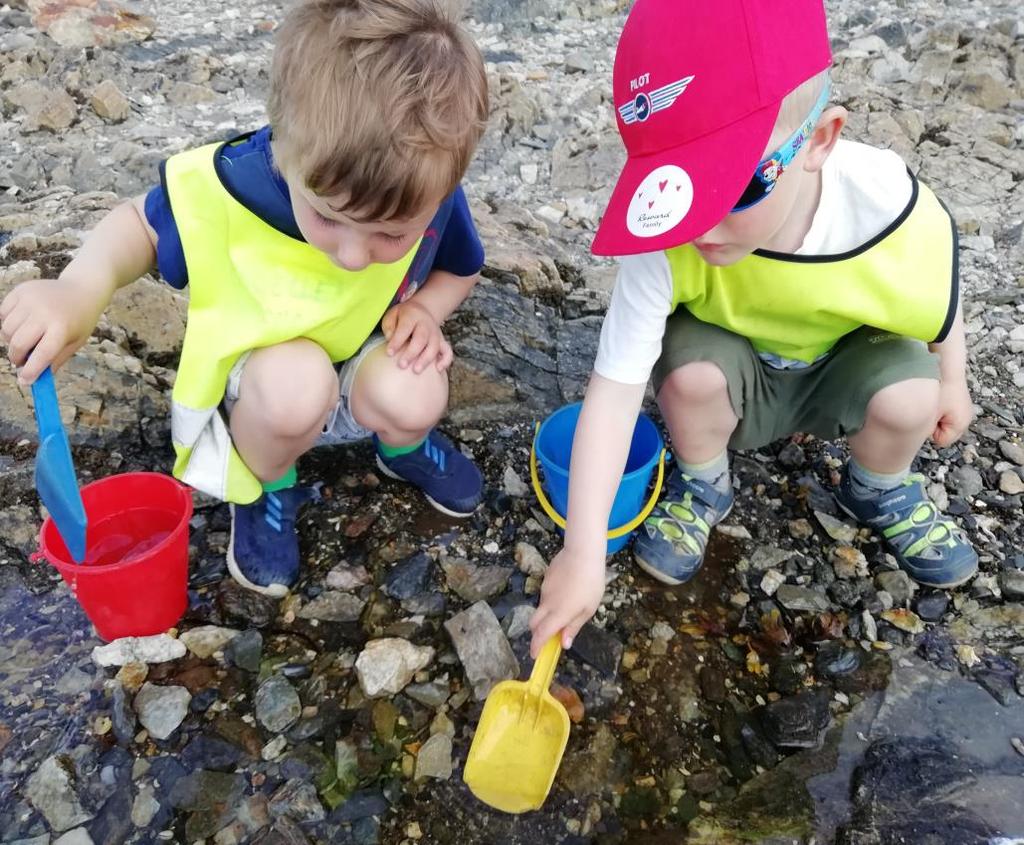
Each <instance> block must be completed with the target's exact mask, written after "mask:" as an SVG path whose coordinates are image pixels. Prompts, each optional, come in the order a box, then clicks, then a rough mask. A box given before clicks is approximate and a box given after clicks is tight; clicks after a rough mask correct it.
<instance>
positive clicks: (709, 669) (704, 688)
mask: <svg viewBox="0 0 1024 845" xmlns="http://www.w3.org/2000/svg"><path fill="white" fill-rule="evenodd" d="M700 688H701V692H703V693H704V698H706V699H707V700H708V701H710V702H711V703H712V704H722V703H723V702H724V701H725V698H726V694H727V693H726V687H725V673H724V672H722V670H721V669H719V668H718V667H716V666H704V667H703V668H701V670H700Z"/></svg>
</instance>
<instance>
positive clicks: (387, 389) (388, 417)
mask: <svg viewBox="0 0 1024 845" xmlns="http://www.w3.org/2000/svg"><path fill="white" fill-rule="evenodd" d="M357 378H358V388H357V389H358V390H359V393H360V400H361V401H359V402H358V406H360V407H362V408H366V409H368V410H369V412H370V414H372V416H373V418H374V419H372V420H367V422H368V423H372V424H370V425H369V427H370V428H373V429H375V430H376V429H378V428H380V427H382V426H386V427H388V428H392V429H399V430H401V431H426V430H427V429H429V428H433V427H434V425H435V424H436V423H437V421H438V420H440V419H441V417H443V416H444V414H445V411H446V410H447V408H448V375H447V374H446V373H441V372H438V371H437V368H436V367H427V368H426V369H425V370H424V371H423V372H422V373H415V372H413V370H412V368H411V367H410V368H407V369H402V368H400V367H399V366H398V364H397V362H396V361H395V360H394V359H393V358H389V357H388V356H387V354H386V351H385V347H383V346H381V347H380V348H379V350H374V352H373V353H371V354H370V356H368V358H367V360H366V361H365V362H364V366H363V367H361V368H360V372H359V375H358V377H357ZM354 404H356V403H354Z"/></svg>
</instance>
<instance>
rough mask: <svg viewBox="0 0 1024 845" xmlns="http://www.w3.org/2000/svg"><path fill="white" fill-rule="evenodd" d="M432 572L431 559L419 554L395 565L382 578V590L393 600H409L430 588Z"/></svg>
mask: <svg viewBox="0 0 1024 845" xmlns="http://www.w3.org/2000/svg"><path fill="white" fill-rule="evenodd" d="M433 571H434V560H433V558H431V557H430V555H428V554H427V553H426V552H420V553H418V554H415V555H413V556H412V557H409V558H406V559H405V560H403V561H401V562H399V563H396V564H395V565H394V566H393V567H392V568H391V570H390V571H389V572H388V574H387V576H386V577H385V578H384V586H383V588H382V589H383V590H384V592H385V593H387V595H389V596H391V598H393V599H397V600H399V601H403V600H405V599H411V598H413V597H414V596H418V595H419V594H420V593H424V592H426V591H427V590H428V589H429V588H430V583H431V579H432V573H433Z"/></svg>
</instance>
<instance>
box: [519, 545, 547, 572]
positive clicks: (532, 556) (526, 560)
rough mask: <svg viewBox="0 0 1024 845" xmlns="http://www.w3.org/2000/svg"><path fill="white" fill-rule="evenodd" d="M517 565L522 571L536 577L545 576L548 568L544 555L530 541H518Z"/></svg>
mask: <svg viewBox="0 0 1024 845" xmlns="http://www.w3.org/2000/svg"><path fill="white" fill-rule="evenodd" d="M516 565H517V566H518V567H519V570H520V572H525V573H526V574H527V575H532V576H533V577H534V578H543V577H544V573H545V572H547V569H548V564H547V561H546V560H544V556H543V555H542V554H541V553H540V552H539V551H537V549H536V548H535V547H534V546H531V545H530V544H529V543H516Z"/></svg>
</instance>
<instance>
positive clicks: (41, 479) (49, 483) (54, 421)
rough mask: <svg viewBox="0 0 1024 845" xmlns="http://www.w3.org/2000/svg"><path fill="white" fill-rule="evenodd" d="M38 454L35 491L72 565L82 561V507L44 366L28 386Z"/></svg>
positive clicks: (49, 375)
mask: <svg viewBox="0 0 1024 845" xmlns="http://www.w3.org/2000/svg"><path fill="white" fill-rule="evenodd" d="M32 401H33V402H34V404H35V411H36V425H37V426H38V427H39V451H38V452H37V453H36V490H37V491H38V493H39V498H40V499H42V500H43V504H44V505H46V509H47V510H48V511H49V512H50V516H51V518H52V519H53V521H54V523H55V524H56V526H57V530H58V531H59V532H60V536H61V539H63V540H64V545H65V546H67V547H68V551H69V552H70V553H71V557H72V558H74V560H75V562H76V563H81V562H82V561H83V560H85V528H86V518H85V507H84V506H83V505H82V494H81V493H79V492H78V479H77V478H76V477H75V465H74V463H73V462H72V460H71V446H70V445H68V436H67V433H66V432H65V431H64V424H63V423H62V422H61V421H60V406H59V405H58V404H57V388H56V387H55V386H54V384H53V373H52V372H51V371H50V368H49V367H47V368H46V369H45V370H43V372H42V375H40V376H39V378H37V379H36V381H35V383H34V384H33V385H32Z"/></svg>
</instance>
